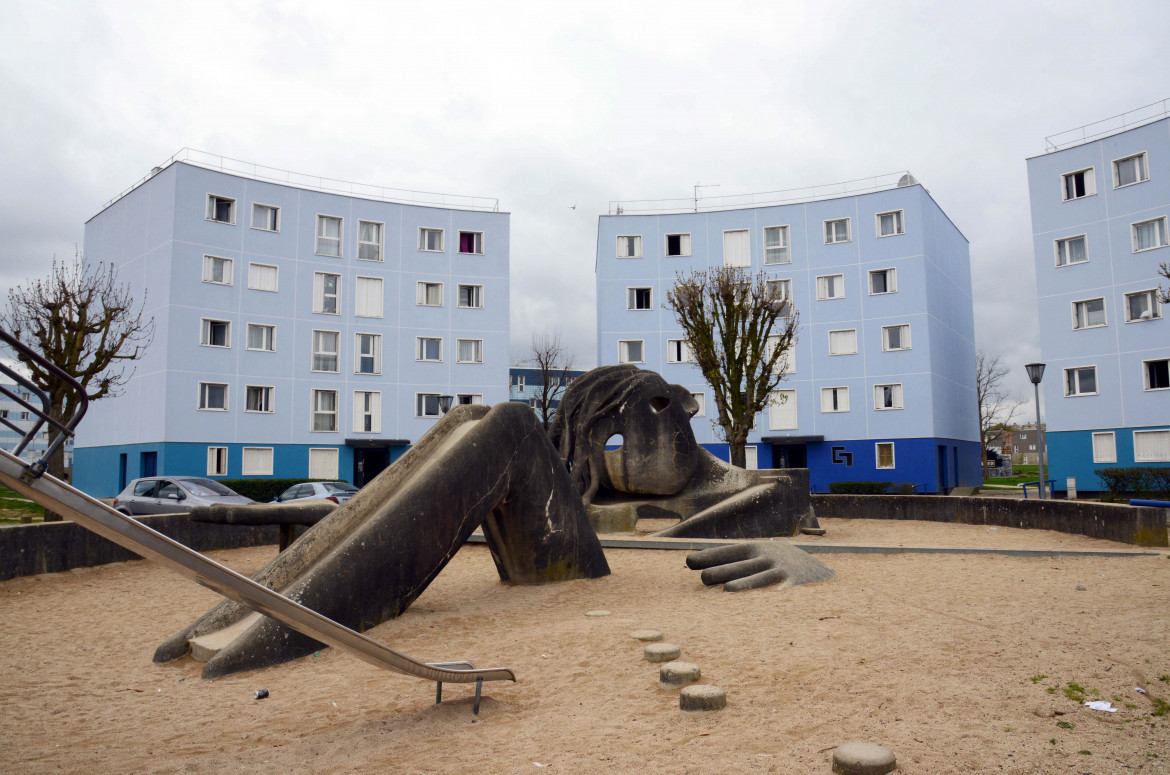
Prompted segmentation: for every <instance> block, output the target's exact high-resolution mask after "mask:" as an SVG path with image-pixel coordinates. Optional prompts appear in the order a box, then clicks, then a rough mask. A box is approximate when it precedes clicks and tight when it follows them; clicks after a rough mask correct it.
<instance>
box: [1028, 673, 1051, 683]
mask: <svg viewBox="0 0 1170 775" xmlns="http://www.w3.org/2000/svg"><path fill="white" fill-rule="evenodd" d="M1047 677H1048V676H1046V675H1044V674H1043V673H1041V674H1040V675H1034V676H1032V677H1031V678H1029V679H1028V680H1029V681H1031V682H1032V683H1034V684H1038V683H1040V682H1041V681H1043V680H1044V679H1045V678H1047Z"/></svg>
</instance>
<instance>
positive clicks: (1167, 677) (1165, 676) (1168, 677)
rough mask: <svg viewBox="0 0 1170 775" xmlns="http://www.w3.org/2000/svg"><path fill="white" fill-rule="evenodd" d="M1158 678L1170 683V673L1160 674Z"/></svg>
mask: <svg viewBox="0 0 1170 775" xmlns="http://www.w3.org/2000/svg"><path fill="white" fill-rule="evenodd" d="M1158 680H1159V681H1161V682H1162V683H1164V684H1170V675H1160V676H1158Z"/></svg>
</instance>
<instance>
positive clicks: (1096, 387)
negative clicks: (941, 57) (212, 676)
mask: <svg viewBox="0 0 1170 775" xmlns="http://www.w3.org/2000/svg"><path fill="white" fill-rule="evenodd" d="M1158 115H1160V117H1158V118H1157V119H1156V120H1150V121H1149V123H1145V124H1144V125H1141V126H1136V127H1134V124H1135V123H1140V120H1141V117H1140V116H1139V117H1138V118H1137V120H1136V121H1135V117H1134V116H1126V117H1121V116H1119V117H1117V118H1116V119H1112V120H1110V119H1107V120H1106V121H1104V122H1099V124H1098V125H1097V126H1096V127H1086V128H1084V130H1080V129H1078V130H1074V131H1073V132H1071V133H1066V134H1065V135H1064V136H1065V137H1068V138H1069V141H1068V142H1067V143H1066V142H1062V139H1063V138H1062V137H1061V136H1057V137H1056V138H1049V152H1048V153H1045V154H1044V155H1042V156H1036V157H1034V158H1031V159H1028V188H1029V195H1030V198H1031V204H1032V233H1033V248H1034V251H1035V263H1036V286H1037V305H1038V308H1039V314H1040V352H1041V360H1042V361H1043V362H1044V363H1045V364H1047V370H1046V371H1045V373H1044V380H1043V382H1042V389H1043V391H1044V408H1045V414H1046V417H1045V420H1046V423H1047V426H1048V433H1047V446H1048V457H1049V459H1048V462H1049V472H1050V475H1051V477H1052V478H1053V479H1055V480H1056V490H1057V491H1063V490H1065V488H1066V485H1067V483H1068V480H1069V479H1073V480H1075V487H1076V489H1077V490H1078V491H1079V492H1082V493H1083V492H1094V491H1101V490H1103V489H1104V484H1103V483H1102V482H1101V480H1100V479H1099V478H1098V476H1097V475H1096V473H1095V472H1096V470H1098V469H1102V468H1114V467H1123V466H1166V465H1170V328H1168V326H1170V324H1168V323H1167V321H1166V319H1165V318H1164V311H1163V309H1162V304H1161V303H1160V302H1159V300H1158V287H1159V283H1160V282H1161V283H1163V284H1164V282H1165V281H1164V280H1162V278H1160V277H1159V276H1158V266H1159V265H1160V264H1162V263H1164V262H1167V261H1170V245H1168V242H1170V241H1168V236H1170V117H1167V114H1166V112H1165V110H1164V109H1163V110H1161V112H1160V114H1158ZM1145 118H1146V119H1147V120H1148V119H1149V116H1148V115H1147V116H1146V117H1145ZM1123 126H1130V127H1133V128H1130V129H1123V128H1122V127H1123ZM1108 127H1114V128H1115V129H1116V131H1104V132H1096V133H1094V132H1092V131H1091V130H1093V129H1107V128H1108ZM1086 136H1088V138H1089V139H1083V138H1085V137H1086Z"/></svg>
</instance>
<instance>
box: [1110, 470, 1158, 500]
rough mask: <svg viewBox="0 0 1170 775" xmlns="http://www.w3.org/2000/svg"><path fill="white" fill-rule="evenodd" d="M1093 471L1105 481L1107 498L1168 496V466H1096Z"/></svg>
mask: <svg viewBox="0 0 1170 775" xmlns="http://www.w3.org/2000/svg"><path fill="white" fill-rule="evenodd" d="M1095 473H1096V474H1097V476H1099V477H1101V481H1103V482H1105V488H1106V489H1107V490H1108V491H1109V494H1108V496H1107V498H1108V499H1109V500H1124V499H1126V498H1150V499H1154V500H1165V499H1167V498H1170V468H1144V467H1138V466H1135V467H1130V468H1098V469H1097V470H1096V471H1095Z"/></svg>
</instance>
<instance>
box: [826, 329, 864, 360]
mask: <svg viewBox="0 0 1170 775" xmlns="http://www.w3.org/2000/svg"><path fill="white" fill-rule="evenodd" d="M856 352H857V329H856V328H848V329H844V330H842V331H830V332H829V355H852V354H853V353H856Z"/></svg>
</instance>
